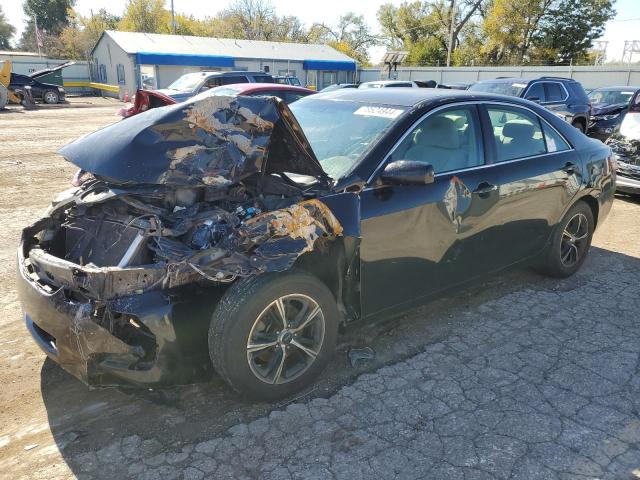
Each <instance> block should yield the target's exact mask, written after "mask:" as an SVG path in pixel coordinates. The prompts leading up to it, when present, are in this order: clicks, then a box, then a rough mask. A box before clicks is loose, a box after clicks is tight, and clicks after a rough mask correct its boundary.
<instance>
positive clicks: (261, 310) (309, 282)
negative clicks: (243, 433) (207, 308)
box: [209, 272, 339, 400]
mask: <svg viewBox="0 0 640 480" xmlns="http://www.w3.org/2000/svg"><path fill="white" fill-rule="evenodd" d="M338 323H339V312H338V309H337V305H336V301H335V299H334V297H333V295H332V294H331V292H330V291H329V289H328V288H327V287H326V286H325V285H324V284H323V283H322V282H321V281H320V280H318V279H317V278H316V277H314V276H313V275H310V274H308V273H304V272H286V273H266V274H262V275H258V276H255V277H250V278H248V279H243V280H240V281H238V282H236V283H235V284H233V285H232V286H231V287H230V288H229V290H227V292H226V293H225V294H224V296H223V297H222V299H221V301H220V303H219V304H218V306H217V307H216V309H215V311H214V313H213V316H212V318H211V324H210V326H209V354H210V356H211V361H212V363H213V366H214V368H215V369H216V371H217V372H218V373H219V374H220V376H221V377H222V378H223V379H224V380H225V381H226V382H227V383H228V384H229V385H230V386H231V387H232V388H233V389H234V390H236V391H238V392H240V393H242V394H245V395H247V396H250V397H253V398H257V399H261V400H276V399H279V398H282V397H286V396H288V395H291V394H292V393H294V392H296V391H298V390H301V389H303V388H305V387H306V386H308V385H309V384H310V383H311V382H312V381H313V380H314V379H315V378H316V376H317V375H318V374H320V372H322V370H323V369H324V368H325V367H326V365H327V363H328V362H329V360H330V358H331V356H332V355H333V352H334V349H335V344H336V337H337V333H338Z"/></svg>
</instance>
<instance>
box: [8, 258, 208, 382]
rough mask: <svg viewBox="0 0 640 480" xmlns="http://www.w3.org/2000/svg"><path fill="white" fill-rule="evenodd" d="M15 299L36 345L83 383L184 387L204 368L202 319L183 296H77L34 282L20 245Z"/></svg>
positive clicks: (194, 303) (194, 305)
mask: <svg viewBox="0 0 640 480" xmlns="http://www.w3.org/2000/svg"><path fill="white" fill-rule="evenodd" d="M18 295H19V298H20V301H21V303H22V305H23V309H24V318H25V322H26V325H27V328H28V330H29V332H30V333H31V335H32V337H33V338H34V340H35V341H36V343H37V344H38V346H39V347H40V348H41V349H42V350H43V351H44V352H45V353H46V354H47V356H48V357H49V358H51V359H52V360H53V361H54V362H56V363H58V364H59V365H60V366H61V367H62V368H63V369H64V370H66V371H67V372H69V373H70V374H72V375H73V376H75V377H76V378H78V379H80V380H81V381H83V382H84V383H86V384H87V385H89V386H108V385H127V384H129V385H150V384H176V383H189V382H192V381H194V380H195V379H197V378H198V375H199V374H201V373H202V372H203V371H205V370H207V369H208V356H207V355H206V353H207V345H206V328H207V327H206V315H204V311H203V310H202V309H201V307H202V306H201V305H199V304H198V302H197V301H191V300H188V299H187V298H186V296H181V295H179V294H178V295H167V294H166V293H164V292H160V291H151V292H146V293H142V294H139V295H132V296H127V297H119V298H115V299H111V300H108V301H96V300H89V299H82V298H81V297H79V296H78V295H74V294H73V293H72V292H70V291H69V290H68V289H66V288H64V287H60V288H57V289H51V288H50V287H48V286H47V285H45V284H43V283H42V282H41V281H39V279H38V277H37V276H36V275H33V274H32V273H31V272H29V268H28V265H27V263H26V262H25V259H24V255H23V249H22V246H21V247H20V249H19V251H18ZM202 308H203V307H202ZM107 316H108V318H107ZM198 319H200V321H198Z"/></svg>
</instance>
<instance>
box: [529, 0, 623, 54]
mask: <svg viewBox="0 0 640 480" xmlns="http://www.w3.org/2000/svg"><path fill="white" fill-rule="evenodd" d="M614 15H615V10H614V8H613V2H612V0H581V1H580V2H574V1H571V0H561V1H559V2H557V3H556V4H554V5H553V6H552V7H551V8H550V9H549V11H548V12H547V13H546V14H545V16H544V17H543V18H542V21H541V28H540V30H539V32H538V33H537V34H536V36H535V38H534V45H535V47H536V55H537V58H538V59H539V60H541V61H548V62H550V63H568V62H570V61H574V62H577V61H580V60H587V58H588V55H589V52H588V50H589V49H590V48H591V47H592V45H593V40H595V39H596V38H599V37H600V36H602V33H603V32H604V27H605V24H606V22H607V21H608V20H610V19H611V18H613V17H614Z"/></svg>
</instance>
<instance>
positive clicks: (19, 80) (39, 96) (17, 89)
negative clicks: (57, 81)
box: [9, 73, 65, 103]
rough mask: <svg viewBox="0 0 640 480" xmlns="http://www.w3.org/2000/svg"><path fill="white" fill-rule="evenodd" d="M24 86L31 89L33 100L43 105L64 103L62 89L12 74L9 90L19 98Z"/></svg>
mask: <svg viewBox="0 0 640 480" xmlns="http://www.w3.org/2000/svg"><path fill="white" fill-rule="evenodd" d="M26 86H29V87H31V94H32V95H33V98H34V100H42V101H43V102H45V103H59V102H64V101H65V92H64V88H62V87H61V86H59V85H54V84H52V83H43V82H40V81H39V80H38V79H37V78H33V77H32V76H29V75H22V74H19V73H12V74H11V80H10V83H9V89H10V90H11V91H13V92H14V93H15V94H16V95H18V96H19V97H22V96H23V95H24V93H23V92H24V89H25V87H26Z"/></svg>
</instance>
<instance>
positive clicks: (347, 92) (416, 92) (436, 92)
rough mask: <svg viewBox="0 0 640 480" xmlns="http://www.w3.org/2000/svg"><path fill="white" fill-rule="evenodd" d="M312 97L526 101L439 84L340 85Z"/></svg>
mask: <svg viewBox="0 0 640 480" xmlns="http://www.w3.org/2000/svg"><path fill="white" fill-rule="evenodd" d="M313 98H314V99H327V100H340V101H351V102H359V103H372V104H380V105H396V106H402V107H413V106H415V105H418V104H422V103H424V102H429V101H432V102H433V103H439V102H446V101H452V102H453V101H465V100H488V101H490V100H494V101H501V102H504V101H507V102H509V103H517V104H522V105H528V104H530V103H529V102H527V101H523V100H520V99H518V98H516V97H511V96H506V95H497V94H491V93H484V92H482V93H481V92H473V91H468V90H449V89H443V88H363V89H360V88H341V89H338V90H331V91H329V92H320V93H317V94H315V95H314V96H313Z"/></svg>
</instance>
